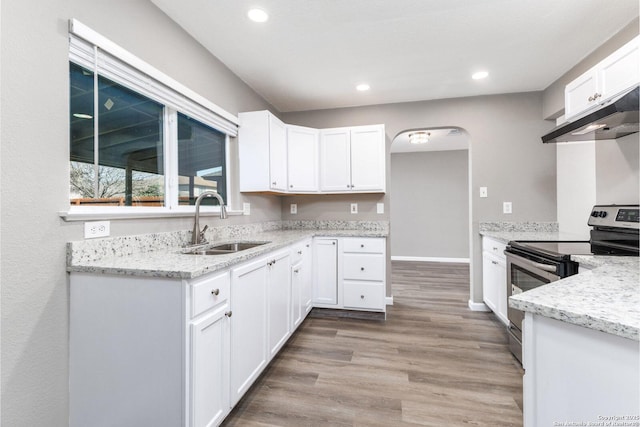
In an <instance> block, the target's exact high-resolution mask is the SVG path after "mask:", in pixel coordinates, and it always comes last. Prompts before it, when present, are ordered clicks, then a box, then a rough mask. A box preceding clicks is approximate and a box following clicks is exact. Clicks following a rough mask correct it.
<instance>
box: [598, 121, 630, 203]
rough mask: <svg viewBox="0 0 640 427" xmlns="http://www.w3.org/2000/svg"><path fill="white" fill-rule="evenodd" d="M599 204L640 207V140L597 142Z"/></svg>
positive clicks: (627, 139) (624, 139)
mask: <svg viewBox="0 0 640 427" xmlns="http://www.w3.org/2000/svg"><path fill="white" fill-rule="evenodd" d="M595 148H596V202H597V203H598V204H638V203H639V200H640V174H639V172H638V169H639V168H640V166H639V164H640V152H639V151H640V137H639V134H637V133H636V134H633V135H628V136H625V137H624V138H619V139H615V140H604V141H596V143H595Z"/></svg>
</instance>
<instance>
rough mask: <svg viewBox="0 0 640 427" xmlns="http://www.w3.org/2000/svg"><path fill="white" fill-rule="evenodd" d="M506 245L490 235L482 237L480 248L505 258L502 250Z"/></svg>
mask: <svg viewBox="0 0 640 427" xmlns="http://www.w3.org/2000/svg"><path fill="white" fill-rule="evenodd" d="M506 247H507V245H506V243H502V242H500V241H498V240H494V239H492V238H490V237H483V238H482V250H483V251H484V252H488V253H490V254H492V255H494V256H497V257H499V258H502V259H505V255H504V250H505V248H506Z"/></svg>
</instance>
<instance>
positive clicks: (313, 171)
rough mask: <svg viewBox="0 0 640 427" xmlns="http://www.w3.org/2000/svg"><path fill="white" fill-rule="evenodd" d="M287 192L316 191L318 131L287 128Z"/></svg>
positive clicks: (294, 127)
mask: <svg viewBox="0 0 640 427" xmlns="http://www.w3.org/2000/svg"><path fill="white" fill-rule="evenodd" d="M287 156H288V157H287V159H288V161H287V165H288V173H289V191H293V192H307V191H318V130H317V129H311V128H305V127H301V126H287Z"/></svg>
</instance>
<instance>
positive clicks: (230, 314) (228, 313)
mask: <svg viewBox="0 0 640 427" xmlns="http://www.w3.org/2000/svg"><path fill="white" fill-rule="evenodd" d="M224 315H225V316H227V317H231V316H233V311H231V310H229V311H227V312H226V313H225V314H224Z"/></svg>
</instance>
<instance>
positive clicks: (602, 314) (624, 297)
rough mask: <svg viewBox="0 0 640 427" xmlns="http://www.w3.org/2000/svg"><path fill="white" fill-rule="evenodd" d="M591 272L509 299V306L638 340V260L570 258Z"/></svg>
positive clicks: (600, 257) (582, 256) (639, 333)
mask: <svg viewBox="0 0 640 427" xmlns="http://www.w3.org/2000/svg"><path fill="white" fill-rule="evenodd" d="M572 258H573V259H575V260H576V261H578V262H579V263H580V265H582V266H585V267H587V268H591V270H587V271H583V272H581V273H579V274H576V275H574V276H570V277H567V278H565V279H562V280H559V281H557V282H553V283H550V284H548V285H545V286H541V287H538V288H535V289H532V290H530V291H527V292H523V293H521V294H519V295H515V296H512V297H510V298H509V306H510V307H513V308H516V309H518V310H522V311H528V312H531V313H534V314H538V315H541V316H545V317H549V318H552V319H556V320H560V321H563V322H567V323H572V324H574V325H578V326H583V327H586V328H590V329H595V330H598V331H602V332H606V333H609V334H613V335H618V336H620V337H624V338H628V339H632V340H635V341H639V340H640V259H639V258H638V257H613V256H600V255H580V256H573V257H572Z"/></svg>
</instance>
